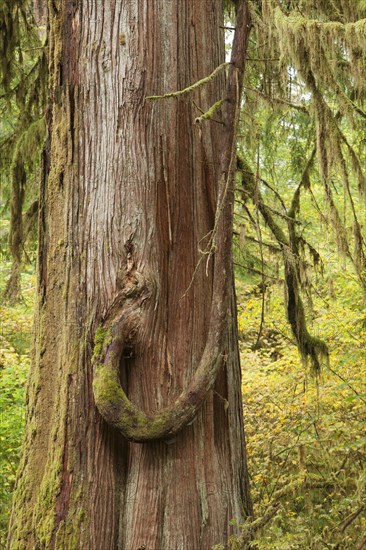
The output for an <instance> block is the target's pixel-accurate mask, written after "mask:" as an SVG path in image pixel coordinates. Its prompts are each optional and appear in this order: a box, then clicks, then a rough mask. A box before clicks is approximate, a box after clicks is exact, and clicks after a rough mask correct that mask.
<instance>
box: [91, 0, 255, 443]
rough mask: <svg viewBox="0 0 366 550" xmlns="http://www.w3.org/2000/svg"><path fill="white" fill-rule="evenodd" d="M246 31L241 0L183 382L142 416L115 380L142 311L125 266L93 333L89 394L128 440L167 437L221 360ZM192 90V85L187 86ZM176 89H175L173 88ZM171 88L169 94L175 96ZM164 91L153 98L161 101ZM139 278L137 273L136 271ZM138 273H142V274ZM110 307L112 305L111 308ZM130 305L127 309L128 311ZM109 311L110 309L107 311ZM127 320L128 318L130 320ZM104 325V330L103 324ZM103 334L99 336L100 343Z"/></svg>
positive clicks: (198, 401)
mask: <svg viewBox="0 0 366 550" xmlns="http://www.w3.org/2000/svg"><path fill="white" fill-rule="evenodd" d="M249 30H250V18H249V11H248V8H247V5H246V2H241V3H240V4H239V7H238V11H237V21H236V31H235V35H234V40H233V48H232V55H231V62H230V65H229V74H228V85H227V92H226V97H225V102H224V103H225V105H224V109H223V125H224V131H223V140H222V148H221V153H220V164H219V169H218V184H217V187H218V198H217V206H216V212H215V223H214V227H213V228H212V231H211V235H210V239H209V247H208V250H207V251H206V253H207V254H208V256H209V257H208V260H207V261H210V256H212V261H213V262H214V275H213V298H212V307H211V314H210V325H209V331H208V336H207V342H206V345H205V348H204V351H203V354H202V357H201V359H200V362H199V364H198V366H197V370H196V372H195V373H194V375H193V377H192V380H191V382H190V383H189V385H188V387H187V388H186V389H184V390H183V391H182V392H181V394H180V396H179V397H178V399H176V400H175V401H174V402H173V403H172V404H171V405H168V406H167V407H164V408H163V409H162V410H160V411H158V412H157V413H155V414H153V415H151V414H150V415H147V414H145V413H144V412H143V410H141V409H140V408H139V407H137V406H136V405H134V404H133V403H131V401H130V400H129V399H128V397H127V396H126V393H125V392H124V390H123V388H122V386H121V384H120V381H119V366H120V360H121V357H122V354H123V351H124V348H125V347H127V346H128V347H129V348H130V347H131V345H132V344H133V342H132V341H131V338H129V335H130V334H131V333H133V334H134V335H135V334H136V332H138V327H139V323H138V319H141V315H143V307H141V305H142V303H143V302H144V301H145V300H146V299H147V298H146V296H144V293H146V290H148V289H147V285H146V284H145V283H144V282H142V283H141V281H139V280H138V279H136V281H135V288H134V290H133V291H131V288H130V287H131V268H129V267H127V268H126V276H127V281H126V287H128V288H129V290H128V291H127V295H130V294H131V293H132V294H134V295H135V294H137V298H138V299H137V300H134V301H131V300H129V299H128V297H127V296H125V295H126V289H125V288H124V289H123V290H122V292H121V296H120V297H119V298H117V301H116V302H115V303H118V302H119V301H120V302H121V313H120V317H119V318H118V320H113V321H112V322H111V321H110V319H107V322H105V323H104V325H103V328H104V331H105V332H104V333H103V331H102V332H101V331H100V332H98V342H97V346H98V352H97V353H96V354H95V355H97V357H96V358H95V363H96V369H95V377H94V384H93V389H94V398H95V403H96V405H97V407H98V410H99V412H100V413H101V414H102V416H103V418H104V419H105V420H106V421H107V422H108V423H109V424H111V425H112V426H115V427H116V428H118V429H119V430H120V431H121V432H122V433H123V435H124V436H125V437H126V438H127V439H129V440H131V441H139V442H143V441H149V440H154V439H161V438H167V437H172V436H173V435H175V434H176V433H177V432H178V431H179V430H181V429H182V427H184V426H185V425H186V424H187V423H188V422H190V421H191V420H192V419H193V418H194V416H195V415H196V414H197V411H198V409H199V407H200V406H201V405H202V403H203V401H204V399H205V398H206V397H207V393H208V391H209V390H210V389H211V388H212V386H213V384H214V382H215V380H216V376H217V371H218V368H219V367H220V365H221V357H220V355H221V354H222V353H223V348H224V342H225V336H226V333H227V329H228V326H227V324H228V319H229V314H228V312H229V309H230V281H231V280H232V277H233V273H232V254H231V249H232V231H233V203H234V174H235V164H236V131H237V125H238V120H239V113H240V99H241V94H242V83H243V76H244V69H245V57H246V50H247V41H248V36H249ZM191 88H192V89H193V88H194V86H191ZM178 93H179V92H178ZM178 93H176V94H175V95H178ZM171 95H173V94H167V96H165V97H164V96H161V97H158V98H155V97H154V98H151V99H160V100H164V99H165V98H166V97H170V96H171ZM140 278H141V276H140ZM142 278H143V275H142ZM113 310H115V307H114V308H113ZM129 310H130V311H129ZM113 313H114V311H113ZM132 319H133V320H132ZM106 327H108V330H107V329H106ZM102 334H104V336H105V339H104V341H102V342H100V337H101V335H102Z"/></svg>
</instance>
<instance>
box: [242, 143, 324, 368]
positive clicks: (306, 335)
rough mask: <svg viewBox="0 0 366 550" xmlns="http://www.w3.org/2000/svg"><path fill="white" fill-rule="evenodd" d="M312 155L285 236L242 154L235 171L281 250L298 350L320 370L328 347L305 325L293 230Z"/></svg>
mask: <svg viewBox="0 0 366 550" xmlns="http://www.w3.org/2000/svg"><path fill="white" fill-rule="evenodd" d="M314 157H315V150H314V151H313V152H312V154H311V156H310V159H309V161H308V162H307V164H306V166H305V169H304V171H303V175H302V178H301V181H300V184H299V185H298V187H297V189H296V190H295V193H294V196H293V199H292V204H291V208H290V210H289V213H288V216H287V218H288V219H287V226H288V235H286V233H285V231H284V230H283V229H282V227H281V226H280V225H279V224H278V223H277V221H276V220H275V218H274V216H273V214H272V212H271V210H270V209H269V208H268V206H267V205H266V204H265V202H264V200H263V197H262V195H261V192H260V190H259V189H258V188H256V189H255V180H254V175H253V173H252V172H251V170H250V167H249V166H248V165H247V163H246V162H245V160H244V159H243V158H241V157H238V171H239V172H240V173H241V176H242V185H243V187H244V188H245V190H246V191H247V193H248V195H249V196H251V197H254V195H255V194H256V198H255V201H256V205H257V208H258V210H259V212H260V213H261V214H262V216H263V219H264V221H265V223H266V225H267V226H268V228H269V229H270V231H271V232H272V234H273V236H274V237H275V239H276V240H277V242H278V244H279V246H280V248H281V250H282V256H283V262H284V268H285V284H286V311H287V318H288V321H289V323H290V326H291V330H292V333H293V335H294V337H295V339H296V343H297V346H298V349H299V352H300V354H301V356H302V358H303V359H304V361H307V360H308V359H309V358H310V361H311V366H312V368H313V370H314V371H319V370H320V365H321V360H322V358H323V357H324V358H327V357H328V349H327V346H326V344H325V343H324V342H323V341H322V340H320V339H319V338H316V337H315V336H313V335H312V334H311V333H310V332H309V330H308V328H307V323H306V315H305V308H304V304H303V301H302V298H301V293H300V263H299V262H300V251H299V238H298V237H297V235H296V230H295V227H296V215H297V212H298V209H299V200H300V192H301V188H302V187H306V186H307V184H308V178H309V170H310V166H311V164H312V162H313V160H314ZM253 200H254V198H253Z"/></svg>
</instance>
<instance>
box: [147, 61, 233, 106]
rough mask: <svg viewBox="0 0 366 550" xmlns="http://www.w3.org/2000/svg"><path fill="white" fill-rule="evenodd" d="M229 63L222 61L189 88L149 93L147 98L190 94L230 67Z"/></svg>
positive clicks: (154, 98)
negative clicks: (165, 92) (156, 93)
mask: <svg viewBox="0 0 366 550" xmlns="http://www.w3.org/2000/svg"><path fill="white" fill-rule="evenodd" d="M229 65H230V63H229V62H226V63H221V65H219V66H218V67H216V69H215V70H214V71H212V73H211V74H209V75H208V76H206V77H205V78H202V79H201V80H198V81H197V82H194V84H192V85H191V86H188V88H184V90H178V91H176V92H169V93H167V94H164V95H149V96H146V97H145V99H149V100H151V101H157V100H158V99H167V98H168V97H179V96H181V95H184V94H189V93H190V92H193V91H194V90H196V89H197V88H200V87H201V86H203V85H204V84H207V83H208V82H211V80H213V79H214V78H215V76H216V75H217V74H218V73H219V72H220V71H222V70H223V69H225V67H228V66H229Z"/></svg>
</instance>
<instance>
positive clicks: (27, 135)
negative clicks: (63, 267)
mask: <svg viewBox="0 0 366 550" xmlns="http://www.w3.org/2000/svg"><path fill="white" fill-rule="evenodd" d="M38 4H39V10H40V9H41V7H42V5H43V7H44V2H39V3H38ZM32 7H33V6H32V3H31V2H29V1H28V0H19V1H17V2H12V1H4V2H2V5H1V13H0V28H1V37H0V52H1V65H0V110H1V113H2V121H1V124H0V151H1V160H0V168H1V196H0V200H1V203H0V209H1V213H2V216H3V217H8V216H9V218H10V219H9V226H8V227H7V229H8V231H4V233H3V235H1V237H2V240H4V239H7V241H8V245H9V246H8V248H7V249H6V250H4V251H5V253H7V252H10V256H11V259H12V269H11V273H10V277H9V279H8V281H7V285H6V288H5V289H4V293H3V294H4V297H5V299H9V300H10V301H14V300H17V299H19V294H20V270H21V265H22V258H23V252H24V243H25V242H26V240H27V238H28V237H29V235H30V234H32V229H34V227H35V226H36V221H37V213H38V201H37V185H36V183H35V182H36V180H37V175H38V172H37V167H38V166H39V154H40V149H41V147H42V145H43V143H44V140H45V122H44V106H45V100H46V93H47V92H46V90H47V87H46V80H47V79H46V75H47V60H46V54H45V48H44V36H45V27H44V26H43V27H42V25H44V23H45V21H44V16H43V19H42V18H40V19H39V20H38V24H37V25H36V24H35V20H34V17H33V10H32ZM39 10H38V12H37V13H38V14H39V13H40V12H39ZM33 233H34V232H33ZM2 248H3V247H2Z"/></svg>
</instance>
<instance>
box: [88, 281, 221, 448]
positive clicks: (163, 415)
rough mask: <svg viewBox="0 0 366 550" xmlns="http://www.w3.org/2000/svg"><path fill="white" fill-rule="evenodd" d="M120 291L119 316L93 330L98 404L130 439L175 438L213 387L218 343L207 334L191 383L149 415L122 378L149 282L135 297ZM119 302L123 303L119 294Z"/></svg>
mask: <svg viewBox="0 0 366 550" xmlns="http://www.w3.org/2000/svg"><path fill="white" fill-rule="evenodd" d="M140 280H141V279H140ZM122 296H124V304H123V305H122V308H121V310H120V314H119V316H115V315H113V317H112V319H111V317H108V319H107V320H106V321H105V323H104V326H103V327H100V328H99V329H98V330H97V331H96V334H95V345H94V354H93V363H94V369H95V370H94V380H93V393H94V400H95V404H96V406H97V408H98V410H99V412H100V414H101V415H102V416H103V418H104V420H105V421H106V422H107V423H108V424H110V425H111V426H114V427H116V428H117V429H119V430H120V431H121V432H122V434H123V435H124V436H125V437H126V439H128V440H130V441H135V442H140V443H141V442H145V441H152V440H156V439H165V438H171V437H172V436H173V435H175V434H176V433H177V432H178V431H180V430H181V429H182V428H183V427H184V426H185V425H186V424H188V423H189V422H190V421H191V420H192V419H193V417H194V416H195V415H196V413H197V411H198V408H199V407H200V406H201V404H202V403H203V401H204V399H205V397H206V395H207V392H208V391H209V390H210V389H211V387H212V385H213V383H214V381H215V379H216V374H217V371H218V368H219V366H220V364H221V355H220V352H219V349H220V346H219V344H217V343H216V345H213V343H212V342H211V339H209V341H208V342H207V344H206V349H205V351H204V353H203V356H202V359H201V361H200V364H199V366H198V368H197V371H196V372H195V375H194V376H193V379H192V381H191V383H190V385H189V386H188V388H186V389H185V390H183V391H182V393H181V394H180V396H179V397H178V399H176V400H175V401H174V402H173V403H172V404H171V405H169V406H167V407H165V408H163V409H161V410H160V411H157V412H156V413H154V414H146V413H145V412H144V411H143V410H141V409H140V408H139V407H137V406H136V405H135V404H133V403H132V402H131V401H130V400H129V399H128V397H127V395H126V393H125V391H124V390H123V388H122V386H121V384H120V380H119V365H120V358H121V356H122V354H123V352H124V349H125V348H126V347H127V346H128V347H130V346H131V343H133V340H134V338H135V337H136V334H137V332H138V328H139V325H140V322H141V315H142V314H143V303H144V301H145V300H146V286H144V287H143V288H142V290H140V292H139V294H138V296H137V297H136V292H135V293H132V296H133V297H132V298H131V297H129V298H126V294H123V293H122ZM129 296H131V294H129ZM122 299H123V298H122ZM115 304H118V305H121V298H120V299H117V300H116V301H115ZM111 312H112V310H111ZM113 312H114V311H113Z"/></svg>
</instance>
